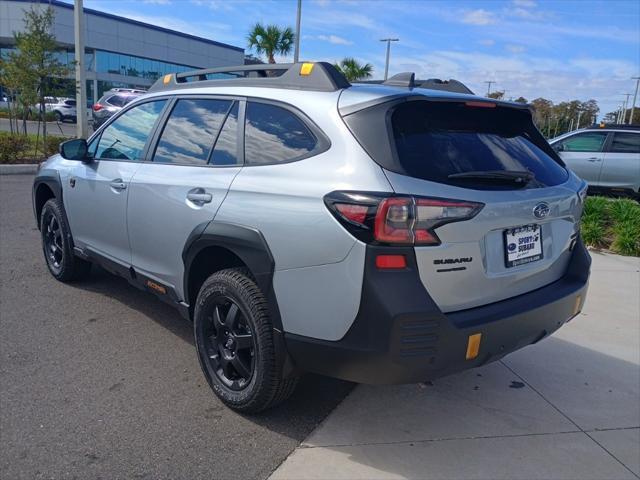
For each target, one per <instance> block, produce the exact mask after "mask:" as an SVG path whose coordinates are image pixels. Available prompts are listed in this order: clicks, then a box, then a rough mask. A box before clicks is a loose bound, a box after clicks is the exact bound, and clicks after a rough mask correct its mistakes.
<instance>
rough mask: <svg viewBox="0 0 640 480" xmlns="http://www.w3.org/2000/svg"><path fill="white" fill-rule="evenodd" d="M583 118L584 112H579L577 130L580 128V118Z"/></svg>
mask: <svg viewBox="0 0 640 480" xmlns="http://www.w3.org/2000/svg"><path fill="white" fill-rule="evenodd" d="M581 116H582V110H578V123H577V124H576V130H578V129H579V128H580V117H581Z"/></svg>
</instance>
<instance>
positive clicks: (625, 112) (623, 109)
mask: <svg viewBox="0 0 640 480" xmlns="http://www.w3.org/2000/svg"><path fill="white" fill-rule="evenodd" d="M622 95H624V96H625V99H624V103H623V104H622V121H621V122H620V123H621V124H623V125H624V122H625V119H626V118H627V104H628V103H629V97H630V96H631V94H630V93H623V94H622Z"/></svg>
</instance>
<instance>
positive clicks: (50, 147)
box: [0, 132, 66, 163]
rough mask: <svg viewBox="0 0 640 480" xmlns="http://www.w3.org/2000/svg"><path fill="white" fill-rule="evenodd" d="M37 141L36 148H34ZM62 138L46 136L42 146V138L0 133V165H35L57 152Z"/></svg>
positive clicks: (63, 139) (31, 135)
mask: <svg viewBox="0 0 640 480" xmlns="http://www.w3.org/2000/svg"><path fill="white" fill-rule="evenodd" d="M36 140H37V147H36ZM65 140H66V139H65V138H64V137H59V136H56V135H48V136H47V140H46V142H45V146H44V152H43V145H42V144H43V142H42V136H41V135H40V136H36V135H33V134H28V135H22V134H16V133H14V134H12V133H9V132H0V163H37V162H40V161H42V160H44V159H45V158H47V157H50V156H51V155H53V154H54V153H57V152H58V145H60V142H64V141H65Z"/></svg>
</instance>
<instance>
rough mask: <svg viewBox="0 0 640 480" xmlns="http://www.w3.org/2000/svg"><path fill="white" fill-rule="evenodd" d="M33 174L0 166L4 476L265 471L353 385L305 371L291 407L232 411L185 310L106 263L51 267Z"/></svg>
mask: <svg viewBox="0 0 640 480" xmlns="http://www.w3.org/2000/svg"><path fill="white" fill-rule="evenodd" d="M31 182H32V177H30V176H0V478H3V479H21V478H29V479H49V478H55V479H60V478H79V479H93V478H96V479H97V478H104V479H117V478H147V479H164V478H184V479H199V478H216V479H226V478H229V479H235V478H238V479H251V478H266V477H267V476H269V474H270V473H271V472H272V471H273V470H274V468H276V467H277V466H278V465H279V464H280V463H281V462H282V460H283V459H284V458H286V457H287V455H288V454H289V453H290V452H291V451H292V450H293V449H294V448H295V447H296V446H298V444H299V443H300V442H301V441H302V440H303V439H304V438H306V437H307V436H308V435H309V433H310V432H311V431H312V430H313V429H314V427H315V426H316V425H317V424H318V423H319V422H320V421H321V420H322V419H324V418H325V417H326V415H327V414H328V413H329V412H330V411H331V410H332V409H333V408H334V407H335V406H336V405H337V404H338V403H339V402H340V401H341V400H342V399H343V398H344V396H345V395H346V394H347V393H348V392H349V391H350V390H351V388H352V385H351V384H349V383H346V382H340V381H336V380H330V379H327V378H324V377H319V376H313V375H308V376H306V377H304V378H303V380H302V382H301V384H300V386H299V388H298V390H297V391H296V393H295V394H294V396H293V397H292V398H291V399H290V400H289V401H287V402H286V403H285V404H283V405H281V406H280V407H278V408H276V409H274V410H271V411H269V412H267V413H264V414H262V415H260V416H253V417H250V416H242V415H238V414H236V413H233V412H232V411H231V410H229V409H227V408H226V407H224V406H223V405H222V404H221V403H220V402H219V401H218V400H217V398H216V397H215V396H214V395H213V393H212V392H211V391H210V389H209V387H208V385H207V383H206V381H205V379H204V377H203V376H202V374H201V372H200V367H199V365H198V360H197V357H196V353H195V349H194V346H193V340H192V330H191V324H190V323H189V322H187V321H185V320H183V319H182V318H181V317H180V315H179V314H178V313H177V311H175V310H173V309H172V308H171V307H169V306H167V305H164V304H163V303H161V302H160V301H158V300H157V299H155V298H154V297H153V296H152V295H150V294H147V293H145V292H141V291H139V290H137V289H135V288H133V287H130V286H129V285H128V284H127V283H126V282H125V281H124V280H122V279H119V278H117V277H114V276H111V275H109V274H107V273H105V272H103V271H100V270H97V269H94V273H93V274H92V276H91V277H90V278H89V279H88V280H87V281H85V282H83V283H77V284H71V285H65V284H62V283H59V282H57V281H55V280H54V279H53V278H52V277H51V276H50V275H49V273H48V271H47V269H46V266H45V263H44V259H43V258H42V251H41V249H40V238H39V232H38V230H37V229H36V226H35V222H34V219H33V214H32V207H31V196H30V194H31V193H30V189H31Z"/></svg>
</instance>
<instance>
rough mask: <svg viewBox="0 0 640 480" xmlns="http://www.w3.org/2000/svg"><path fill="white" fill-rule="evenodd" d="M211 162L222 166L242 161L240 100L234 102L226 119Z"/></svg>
mask: <svg viewBox="0 0 640 480" xmlns="http://www.w3.org/2000/svg"><path fill="white" fill-rule="evenodd" d="M209 163H210V164H211V165H216V166H220V167H222V166H229V165H239V164H240V163H241V161H240V158H239V155H238V102H235V103H234V105H233V107H232V108H231V111H230V112H229V114H228V115H227V119H226V120H225V121H224V126H223V127H222V130H220V134H219V135H218V139H217V140H216V145H215V147H214V149H213V154H212V155H211V159H210V160H209Z"/></svg>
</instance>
